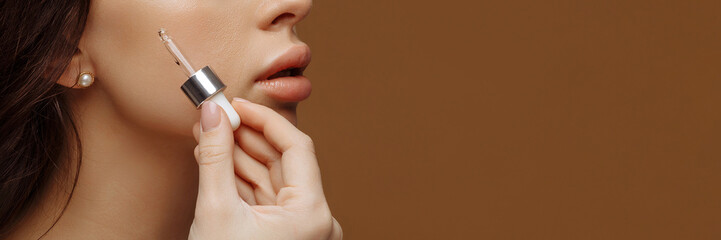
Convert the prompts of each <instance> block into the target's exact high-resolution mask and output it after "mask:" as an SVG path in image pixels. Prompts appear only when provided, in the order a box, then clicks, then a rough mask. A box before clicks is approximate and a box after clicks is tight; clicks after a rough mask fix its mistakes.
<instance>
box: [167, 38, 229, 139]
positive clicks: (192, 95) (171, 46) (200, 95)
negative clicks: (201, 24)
mask: <svg viewBox="0 0 721 240" xmlns="http://www.w3.org/2000/svg"><path fill="white" fill-rule="evenodd" d="M158 35H159V36H160V39H161V40H162V41H163V44H164V45H165V48H166V49H167V50H168V52H169V53H170V55H172V56H173V58H174V59H175V64H177V65H178V66H180V67H181V69H183V72H184V73H185V75H186V76H188V80H186V81H185V83H183V85H182V86H180V89H182V90H183V92H184V93H185V95H186V96H188V98H189V99H190V101H191V102H192V103H193V105H195V107H196V108H200V106H201V105H202V104H203V103H204V102H205V101H213V102H214V103H216V104H218V106H220V107H221V108H222V109H223V111H225V115H227V116H228V119H229V120H230V125H231V126H232V127H233V130H236V129H238V127H239V126H240V116H238V113H236V112H235V110H234V109H233V106H232V105H230V102H228V99H227V98H225V95H224V94H223V90H224V89H225V84H223V82H222V81H220V78H218V76H217V75H215V73H214V72H213V70H212V69H210V67H209V66H205V67H203V68H201V69H200V70H198V71H195V69H194V68H193V67H192V66H190V63H188V60H186V59H185V57H184V56H183V54H182V53H180V50H178V47H177V46H175V43H173V40H172V39H171V38H170V36H168V35H167V34H165V29H163V28H161V29H160V31H158Z"/></svg>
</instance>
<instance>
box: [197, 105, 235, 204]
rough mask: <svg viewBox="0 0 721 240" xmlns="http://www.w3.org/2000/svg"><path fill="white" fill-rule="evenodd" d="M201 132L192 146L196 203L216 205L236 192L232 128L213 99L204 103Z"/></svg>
mask: <svg viewBox="0 0 721 240" xmlns="http://www.w3.org/2000/svg"><path fill="white" fill-rule="evenodd" d="M200 126H201V127H200V129H201V130H200V134H199V135H200V136H199V137H198V146H197V147H195V160H197V161H198V171H199V173H198V204H204V205H208V204H209V205H211V206H210V207H218V206H217V204H219V203H226V202H228V200H232V199H234V198H233V195H232V194H234V193H235V194H236V195H237V192H236V187H235V174H234V171H233V144H234V140H233V130H232V129H231V127H230V121H229V120H228V117H226V115H225V113H224V112H223V110H222V109H221V108H220V107H218V105H217V104H215V103H214V102H212V101H207V102H205V103H203V106H202V109H201V115H200Z"/></svg>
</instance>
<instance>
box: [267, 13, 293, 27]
mask: <svg viewBox="0 0 721 240" xmlns="http://www.w3.org/2000/svg"><path fill="white" fill-rule="evenodd" d="M294 17H295V14H292V13H283V14H281V15H280V16H278V17H276V18H275V19H273V22H271V24H278V23H280V22H283V21H286V20H290V19H293V18H294Z"/></svg>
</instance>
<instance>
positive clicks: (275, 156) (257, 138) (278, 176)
mask: <svg viewBox="0 0 721 240" xmlns="http://www.w3.org/2000/svg"><path fill="white" fill-rule="evenodd" d="M235 139H236V141H237V142H238V145H240V148H241V149H243V151H245V152H246V153H247V154H248V155H250V156H251V157H253V158H254V159H256V160H258V161H260V162H261V163H263V164H265V166H266V167H267V168H268V171H270V184H271V185H272V186H273V191H274V192H276V193H277V192H278V191H279V190H280V188H281V187H283V173H282V171H281V166H280V157H281V155H280V153H279V152H278V151H277V150H275V148H274V147H273V146H271V145H270V143H268V141H267V140H266V139H265V136H263V134H261V133H259V132H258V131H255V130H253V129H252V128H250V127H248V126H245V125H241V126H240V128H238V130H236V131H235Z"/></svg>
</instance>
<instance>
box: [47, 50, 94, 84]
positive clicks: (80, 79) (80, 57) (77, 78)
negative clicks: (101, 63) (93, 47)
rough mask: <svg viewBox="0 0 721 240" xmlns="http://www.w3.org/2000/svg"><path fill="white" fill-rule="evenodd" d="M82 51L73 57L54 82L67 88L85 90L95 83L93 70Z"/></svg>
mask: <svg viewBox="0 0 721 240" xmlns="http://www.w3.org/2000/svg"><path fill="white" fill-rule="evenodd" d="M88 59H89V58H88V57H87V56H85V53H84V52H83V51H82V50H78V51H77V52H76V53H75V55H73V58H72V60H70V64H68V66H67V67H66V68H65V71H64V72H63V74H62V75H61V76H60V78H59V79H58V80H57V81H56V83H57V84H60V85H63V86H65V87H67V88H86V87H89V86H90V85H92V84H93V83H94V82H95V73H94V72H95V69H94V68H93V67H92V64H91V63H90V61H89V60H88Z"/></svg>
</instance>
